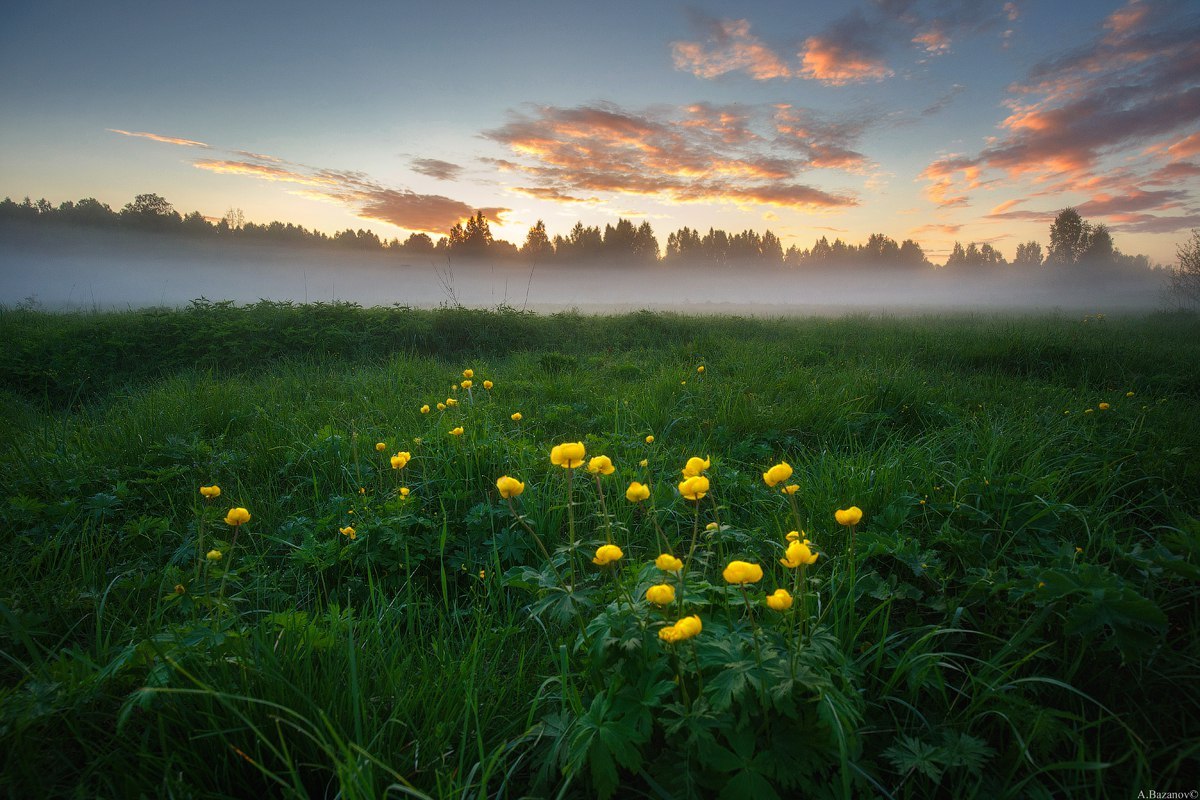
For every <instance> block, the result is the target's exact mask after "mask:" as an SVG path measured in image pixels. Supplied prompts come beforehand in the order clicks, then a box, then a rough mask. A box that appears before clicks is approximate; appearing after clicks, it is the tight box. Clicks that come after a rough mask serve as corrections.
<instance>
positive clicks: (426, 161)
mask: <svg viewBox="0 0 1200 800" xmlns="http://www.w3.org/2000/svg"><path fill="white" fill-rule="evenodd" d="M409 167H410V168H411V169H412V171H413V172H419V173H421V174H422V175H428V176H429V177H431V178H437V179H438V180H440V181H454V180H458V178H459V176H460V175H462V172H463V168H462V167H460V166H459V165H458V164H451V163H450V162H449V161H442V160H440V159H437V158H414V159H413V160H412V161H411V162H409Z"/></svg>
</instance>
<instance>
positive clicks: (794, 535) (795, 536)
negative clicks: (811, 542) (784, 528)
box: [784, 531, 808, 542]
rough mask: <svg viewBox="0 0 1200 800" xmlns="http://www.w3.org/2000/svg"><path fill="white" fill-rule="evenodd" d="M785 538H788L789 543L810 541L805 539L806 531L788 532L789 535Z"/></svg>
mask: <svg viewBox="0 0 1200 800" xmlns="http://www.w3.org/2000/svg"><path fill="white" fill-rule="evenodd" d="M784 538H786V539H787V540H788V541H789V542H801V541H803V542H807V541H808V539H806V538H804V531H788V535H787V536H786V537H784Z"/></svg>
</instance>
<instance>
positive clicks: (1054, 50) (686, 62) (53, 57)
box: [0, 0, 1200, 263]
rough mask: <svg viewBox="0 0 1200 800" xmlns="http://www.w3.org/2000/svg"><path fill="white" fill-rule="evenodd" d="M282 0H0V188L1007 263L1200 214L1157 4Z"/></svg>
mask: <svg viewBox="0 0 1200 800" xmlns="http://www.w3.org/2000/svg"><path fill="white" fill-rule="evenodd" d="M286 8H287V9H291V11H289V13H283V10H282V9H284V7H283V6H281V5H276V4H265V5H261V6H255V7H254V8H251V9H239V12H238V17H237V24H236V25H230V24H229V23H230V19H229V17H228V13H227V10H226V9H222V8H220V7H205V8H193V9H183V10H178V9H164V8H160V7H155V6H149V5H143V4H138V3H126V4H121V5H119V6H117V7H115V8H111V7H106V8H103V9H101V8H80V9H77V10H76V11H75V12H74V13H73V14H72V15H71V16H70V17H68V18H65V19H60V18H59V17H57V16H55V11H54V10H53V9H48V8H45V7H41V6H32V5H29V6H25V7H20V8H17V9H13V10H10V11H9V12H8V14H7V17H8V19H6V26H5V33H3V34H0V41H3V42H4V44H5V47H4V48H3V50H2V52H3V55H0V58H2V59H4V67H5V74H6V75H7V76H8V77H9V80H8V81H6V82H5V84H4V85H3V87H0V98H2V101H3V102H4V105H5V107H6V108H9V109H11V110H13V111H15V112H17V113H10V114H9V115H6V120H5V122H4V123H3V124H2V125H0V153H2V155H0V172H2V173H3V174H4V175H5V181H4V185H2V186H0V194H3V195H8V196H10V197H13V198H14V199H17V198H20V197H22V196H26V195H27V196H30V197H33V198H38V197H43V196H44V197H48V198H49V197H55V198H57V199H58V200H59V201H62V200H68V199H69V200H77V199H80V198H84V197H95V198H96V199H98V200H100V201H101V202H104V203H107V204H109V205H110V206H113V207H114V208H119V207H120V205H121V204H123V203H124V202H126V201H128V199H130V198H131V197H133V196H134V195H136V194H138V193H155V194H158V195H160V196H162V197H165V198H167V199H169V201H170V202H171V203H172V204H174V205H175V207H176V208H177V209H180V210H188V211H190V210H193V209H194V210H198V211H199V212H200V213H201V214H203V215H204V216H205V217H207V218H211V219H219V218H220V217H221V216H223V215H224V214H225V213H226V211H228V210H229V209H233V208H238V209H241V210H242V211H243V212H244V214H245V219H246V220H247V221H249V222H254V223H256V224H265V223H267V222H270V221H272V220H279V221H283V222H292V223H294V224H297V225H302V226H304V227H306V228H309V229H315V230H320V231H325V232H334V231H340V230H344V229H346V228H351V229H360V228H361V229H365V230H369V231H372V232H374V233H375V234H376V235H378V236H379V237H380V238H382V239H385V240H387V239H392V238H399V239H401V240H403V239H404V238H406V236H407V235H408V234H409V233H411V232H426V233H430V234H431V235H432V236H433V238H435V239H436V238H437V237H438V236H442V235H445V234H446V232H447V230H448V229H449V228H450V227H451V226H452V225H454V224H455V223H458V222H461V221H462V220H464V219H465V218H466V217H468V216H470V215H472V214H474V213H476V212H479V211H482V212H483V213H484V214H486V215H487V217H488V218H489V220H490V221H491V224H492V230H493V233H494V234H495V235H496V237H497V238H503V239H505V240H508V241H510V242H512V243H513V244H515V245H517V246H520V244H521V243H522V242H523V241H524V238H525V234H526V232H527V231H528V229H529V228H530V227H532V226H533V224H534V223H535V222H536V221H537V220H538V219H542V220H544V221H545V224H546V227H547V229H548V230H549V231H550V232H551V235H553V234H555V233H565V231H566V229H568V228H569V227H570V226H571V224H573V222H574V221H576V220H578V221H580V222H582V223H583V224H584V225H585V226H597V227H600V228H603V227H604V226H605V225H606V224H613V223H615V222H616V221H617V220H618V219H620V218H624V219H630V220H633V221H635V222H641V221H647V222H650V223H651V225H652V226H653V228H654V231H655V233H656V234H657V236H658V237H659V240H660V244H665V238H666V235H667V233H668V232H670V231H674V230H677V229H680V228H682V227H689V228H693V229H698V230H701V231H705V230H708V229H709V228H716V229H722V230H726V231H729V232H738V231H742V230H754V231H758V232H762V231H764V230H770V231H772V232H774V233H775V234H776V235H777V236H778V237H779V239H780V240H781V242H782V245H783V248H784V249H785V250H786V249H787V248H788V247H789V246H792V245H794V246H796V247H798V248H801V249H804V248H807V247H810V246H811V245H812V243H813V242H814V241H816V240H818V239H820V238H821V237H822V236H825V237H827V238H828V239H829V240H830V241H832V240H834V239H835V238H840V239H842V240H843V241H846V242H849V243H855V242H861V241H865V240H866V239H867V237H868V236H869V235H870V234H872V233H879V232H882V233H885V234H886V235H888V236H889V237H892V238H894V239H895V240H896V241H898V242H899V241H903V240H904V239H914V240H915V241H917V242H918V243H919V244H921V246H922V248H923V249H924V251H925V254H926V256H927V257H928V258H929V259H930V260H931V261H936V262H941V261H944V260H945V259H946V257H947V255H948V254H949V252H950V250H951V248H952V246H953V244H954V242H956V241H958V242H962V243H963V244H966V243H968V242H978V243H980V244H989V245H992V246H994V247H996V248H997V249H999V250H1000V251H1001V253H1002V254H1003V255H1004V256H1005V257H1006V258H1008V259H1009V260H1011V259H1012V258H1013V256H1014V253H1015V250H1016V247H1017V245H1019V244H1021V243H1023V242H1026V241H1030V240H1032V241H1038V242H1044V241H1045V238H1046V231H1047V230H1048V228H1049V225H1050V224H1051V222H1052V221H1053V219H1054V216H1055V214H1056V213H1057V212H1058V211H1059V210H1061V209H1062V208H1065V207H1068V206H1069V207H1074V208H1077V209H1078V210H1079V212H1080V214H1082V215H1083V216H1084V217H1085V218H1087V219H1088V220H1090V221H1093V222H1095V223H1100V224H1104V225H1106V226H1107V227H1108V228H1109V229H1110V230H1111V231H1112V234H1113V238H1114V240H1115V243H1116V245H1117V246H1118V247H1119V248H1120V249H1121V250H1122V251H1123V252H1125V253H1127V254H1131V255H1132V254H1145V255H1147V256H1148V257H1149V258H1150V260H1151V261H1152V262H1157V263H1171V262H1173V260H1174V256H1175V248H1176V246H1177V244H1178V243H1179V242H1181V241H1183V240H1184V239H1185V238H1186V236H1187V232H1188V231H1189V230H1190V229H1191V228H1195V227H1200V202H1198V201H1200V198H1198V197H1197V192H1196V188H1195V185H1194V184H1195V183H1196V177H1197V176H1200V165H1197V163H1196V159H1195V156H1196V155H1197V154H1200V79H1198V78H1197V76H1198V75H1200V54H1197V52H1196V50H1195V48H1194V46H1192V44H1191V43H1192V42H1194V41H1195V39H1196V37H1197V34H1200V11H1198V10H1196V9H1194V8H1192V7H1190V6H1189V5H1188V4H1186V3H1183V2H1178V1H1176V0H1156V1H1152V0H1144V1H1139V0H1133V2H1103V3H1084V2H1077V3H1061V4H1053V6H1046V5H1036V4H1033V3H1029V2H994V3H988V4H977V3H932V2H915V1H903V2H895V1H894V0H889V1H888V2H882V0H881V1H880V2H857V3H853V4H851V5H849V6H846V7H842V8H837V9H835V8H829V7H825V6H822V5H818V4H815V3H803V4H798V5H794V4H777V3H767V2H757V3H747V4H739V5H738V7H737V11H738V13H737V14H736V15H732V14H730V13H729V11H728V9H726V8H723V7H722V6H721V5H719V4H711V3H709V4H703V3H697V4H690V5H686V6H685V5H672V6H656V7H653V8H648V9H646V8H641V7H639V6H637V5H636V4H632V3H619V4H617V5H615V6H609V7H606V8H605V9H590V8H559V7H557V6H551V5H549V4H541V3H539V4H534V5H528V6H523V7H522V8H520V9H511V8H490V9H478V8H477V9H466V10H463V11H461V12H459V13H458V14H450V13H449V12H446V11H445V10H441V9H439V10H434V9H426V8H420V7H405V8H403V9H400V8H380V7H374V6H369V7H360V8H358V9H355V10H356V11H357V13H354V14H347V13H346V12H345V10H344V9H337V10H332V11H331V10H330V9H326V8H324V7H322V6H318V5H315V4H314V5H304V6H298V7H297V6H292V5H289V6H287V7H286ZM312 52H316V53H321V54H336V57H329V56H326V57H315V58H314V57H312V56H311V53H312ZM447 53H448V54H449V55H450V56H451V57H449V58H447V57H446V54H447ZM581 87H586V88H581Z"/></svg>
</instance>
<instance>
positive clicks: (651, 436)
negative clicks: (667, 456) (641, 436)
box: [646, 435, 654, 444]
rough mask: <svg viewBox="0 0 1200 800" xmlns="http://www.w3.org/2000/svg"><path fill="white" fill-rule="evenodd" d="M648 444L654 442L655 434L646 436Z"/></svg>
mask: <svg viewBox="0 0 1200 800" xmlns="http://www.w3.org/2000/svg"><path fill="white" fill-rule="evenodd" d="M646 444H654V436H653V435H650V436H647V437H646Z"/></svg>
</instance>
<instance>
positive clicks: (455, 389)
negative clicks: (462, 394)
mask: <svg viewBox="0 0 1200 800" xmlns="http://www.w3.org/2000/svg"><path fill="white" fill-rule="evenodd" d="M450 391H452V392H457V391H458V384H457V383H452V384H450Z"/></svg>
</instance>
